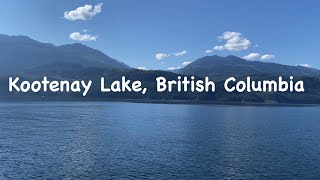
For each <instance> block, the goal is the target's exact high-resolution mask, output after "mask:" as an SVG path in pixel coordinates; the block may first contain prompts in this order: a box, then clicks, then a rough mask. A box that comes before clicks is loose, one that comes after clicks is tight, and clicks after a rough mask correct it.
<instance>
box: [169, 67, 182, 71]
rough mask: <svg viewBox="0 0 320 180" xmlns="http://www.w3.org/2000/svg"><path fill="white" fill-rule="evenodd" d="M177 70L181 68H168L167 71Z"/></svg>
mask: <svg viewBox="0 0 320 180" xmlns="http://www.w3.org/2000/svg"><path fill="white" fill-rule="evenodd" d="M177 69H181V67H169V68H168V70H169V71H174V70H177Z"/></svg>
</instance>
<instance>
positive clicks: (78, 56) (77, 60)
mask: <svg viewBox="0 0 320 180" xmlns="http://www.w3.org/2000/svg"><path fill="white" fill-rule="evenodd" d="M0 59H1V65H0V74H2V75H3V74H8V73H13V72H21V71H25V70H27V69H30V68H34V67H39V66H45V65H50V66H51V65H55V64H69V65H71V64H73V65H76V66H82V67H86V68H89V67H99V68H104V69H106V70H111V69H130V67H129V66H127V65H126V64H124V63H121V62H119V61H117V60H115V59H112V58H110V57H109V56H107V55H105V54H104V53H102V52H101V51H98V50H95V49H92V48H89V47H87V46H84V45H82V44H79V43H76V44H68V45H63V46H54V45H53V44H49V43H41V42H38V41H35V40H33V39H31V38H29V37H27V36H7V35H0Z"/></svg>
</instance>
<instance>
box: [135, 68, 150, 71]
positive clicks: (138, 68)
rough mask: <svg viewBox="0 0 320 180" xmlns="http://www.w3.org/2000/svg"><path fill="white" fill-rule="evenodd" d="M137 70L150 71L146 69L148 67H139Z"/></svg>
mask: <svg viewBox="0 0 320 180" xmlns="http://www.w3.org/2000/svg"><path fill="white" fill-rule="evenodd" d="M137 69H139V70H144V71H148V70H149V69H148V68H146V67H138V68H137Z"/></svg>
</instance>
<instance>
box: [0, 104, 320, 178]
mask: <svg viewBox="0 0 320 180" xmlns="http://www.w3.org/2000/svg"><path fill="white" fill-rule="evenodd" d="M213 178H217V179H319V178H320V108H319V107H253V106H252V107H251V106H245V107H243V106H217V105H172V104H135V103H104V102H65V103H58V102H54V103H53V102H50V103H1V104H0V179H213Z"/></svg>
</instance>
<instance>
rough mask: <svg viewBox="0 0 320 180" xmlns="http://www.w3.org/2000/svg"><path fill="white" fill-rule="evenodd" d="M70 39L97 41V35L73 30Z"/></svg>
mask: <svg viewBox="0 0 320 180" xmlns="http://www.w3.org/2000/svg"><path fill="white" fill-rule="evenodd" d="M69 37H70V39H73V40H75V41H96V40H97V36H93V35H90V34H80V32H73V33H71V34H70V35H69Z"/></svg>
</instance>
